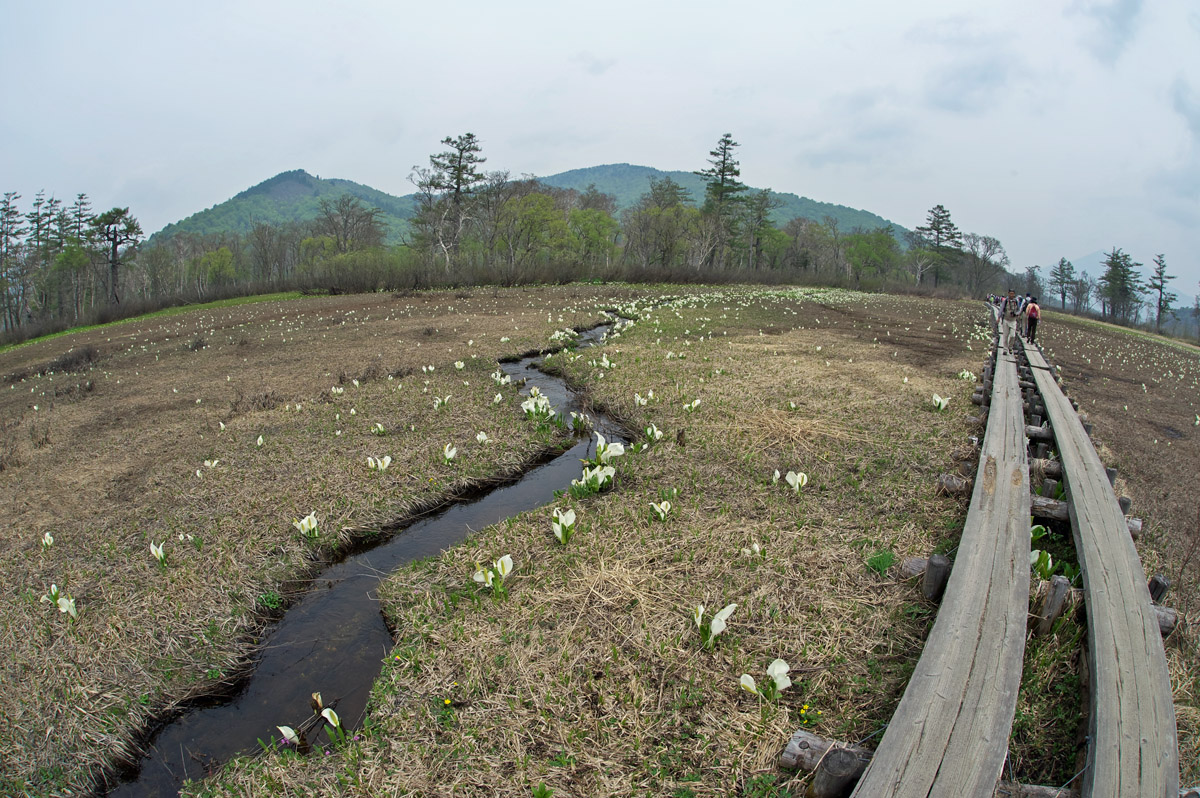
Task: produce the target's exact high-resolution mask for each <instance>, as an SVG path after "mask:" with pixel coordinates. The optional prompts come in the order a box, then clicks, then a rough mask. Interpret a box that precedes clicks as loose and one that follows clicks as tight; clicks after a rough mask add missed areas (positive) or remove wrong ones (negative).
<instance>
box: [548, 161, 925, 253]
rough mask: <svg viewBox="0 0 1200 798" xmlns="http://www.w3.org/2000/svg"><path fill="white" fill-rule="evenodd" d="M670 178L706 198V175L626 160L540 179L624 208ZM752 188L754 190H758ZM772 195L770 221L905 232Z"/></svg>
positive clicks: (875, 219) (872, 218) (864, 215)
mask: <svg viewBox="0 0 1200 798" xmlns="http://www.w3.org/2000/svg"><path fill="white" fill-rule="evenodd" d="M664 177H669V178H671V179H672V180H674V181H675V182H676V183H678V184H679V185H681V186H683V187H684V188H685V189H687V190H688V192H689V193H690V194H691V196H692V202H693V203H695V204H696V205H699V204H700V203H701V202H703V201H704V178H703V177H700V176H699V175H697V174H694V173H693V172H664V171H662V170H660V169H654V168H652V167H649V166H634V165H632V164H627V163H617V164H608V165H606V166H589V167H587V168H586V169H572V170H571V171H569V172H561V173H559V174H556V175H550V176H549V177H540V178H538V180H540V181H541V182H543V183H545V184H546V185H549V186H555V187H557V188H573V189H576V190H577V191H584V190H585V189H587V187H588V186H589V185H591V184H593V183H594V184H595V186H596V188H597V189H599V190H600V191H603V192H604V193H606V194H612V195H613V196H615V197H616V198H617V207H618V208H621V209H624V208H628V207H630V206H632V205H634V204H635V203H637V201H638V198H639V197H641V196H642V194H645V193H646V192H648V191H649V190H650V178H654V179H655V180H662V179H663V178H664ZM757 190H758V189H756V188H751V191H757ZM771 194H772V195H774V197H775V198H776V199H777V200H780V201H781V202H782V203H783V204H782V205H780V207H778V208H776V209H775V210H774V211H773V212H772V213H771V220H772V221H773V222H775V224H777V225H783V224H786V223H787V222H789V221H791V220H792V219H795V218H796V217H797V216H801V217H803V218H805V219H815V220H816V221H821V220H823V219H824V218H825V217H826V216H828V217H831V218H833V219H836V220H837V222H838V226H839V228H840V229H841V230H843V231H850V230H853V229H854V228H856V227H861V228H863V229H866V230H873V229H875V228H876V227H884V226H886V225H889V224H890V225H891V226H892V227H893V228H894V229H895V231H896V235H897V236H900V235H901V234H903V233H904V231H905V228H903V227H901V226H900V225H898V224H896V223H894V222H890V221H888V220H887V219H884V218H883V217H882V216H877V215H876V214H873V213H871V212H870V211H863V210H858V209H857V208H847V207H846V206H845V205H834V204H833V203H831V202H818V201H817V200H813V199H809V198H808V197H798V196H796V195H795V194H789V193H786V192H781V191H772V192H771Z"/></svg>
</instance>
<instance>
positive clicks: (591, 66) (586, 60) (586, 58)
mask: <svg viewBox="0 0 1200 798" xmlns="http://www.w3.org/2000/svg"><path fill="white" fill-rule="evenodd" d="M571 61H573V62H574V63H576V64H578V65H579V66H580V68H582V69H583V71H584V72H587V73H588V74H589V75H595V76H597V77H599V76H600V75H603V74H604V73H605V72H607V71H608V70H609V69H611V68H612V67H613V66H614V65H615V64H616V63H617V59H615V58H602V57H600V56H598V55H594V54H592V53H590V52H588V51H586V50H584V51H583V52H580V53H576V54H575V55H573V56H571Z"/></svg>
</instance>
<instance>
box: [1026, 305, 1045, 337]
mask: <svg viewBox="0 0 1200 798" xmlns="http://www.w3.org/2000/svg"><path fill="white" fill-rule="evenodd" d="M1041 317H1042V308H1041V307H1040V306H1039V305H1038V298H1037V297H1033V298H1032V299H1030V300H1029V303H1028V304H1027V305H1025V325H1026V327H1025V340H1026V341H1028V342H1029V343H1031V344H1032V343H1033V339H1034V338H1036V337H1037V326H1038V319H1040V318H1041Z"/></svg>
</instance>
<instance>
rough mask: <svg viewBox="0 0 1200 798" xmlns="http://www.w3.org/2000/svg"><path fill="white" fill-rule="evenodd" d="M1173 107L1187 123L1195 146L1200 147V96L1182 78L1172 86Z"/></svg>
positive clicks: (1176, 80) (1177, 79)
mask: <svg viewBox="0 0 1200 798" xmlns="http://www.w3.org/2000/svg"><path fill="white" fill-rule="evenodd" d="M1171 107H1172V108H1174V109H1175V113H1177V114H1179V115H1180V116H1182V117H1183V121H1184V122H1187V126H1188V130H1190V131H1191V134H1192V143H1193V145H1194V146H1198V145H1200V94H1197V92H1196V90H1195V89H1194V88H1192V86H1191V84H1190V83H1188V82H1187V81H1186V80H1184V79H1183V77H1182V76H1180V77H1177V78H1175V82H1174V83H1172V84H1171Z"/></svg>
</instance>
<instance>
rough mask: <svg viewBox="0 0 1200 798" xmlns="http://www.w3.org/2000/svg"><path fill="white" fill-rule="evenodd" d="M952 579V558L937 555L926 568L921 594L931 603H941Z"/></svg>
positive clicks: (930, 559) (931, 558)
mask: <svg viewBox="0 0 1200 798" xmlns="http://www.w3.org/2000/svg"><path fill="white" fill-rule="evenodd" d="M949 579H950V558H949V557H947V556H946V555H945V554H935V555H933V556H932V557H930V558H929V563H928V564H927V565H926V566H925V578H924V579H923V580H922V581H921V594H922V595H924V596H925V598H927V599H929V600H930V601H940V600H941V598H942V593H943V592H945V590H946V582H947V581H948V580H949Z"/></svg>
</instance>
